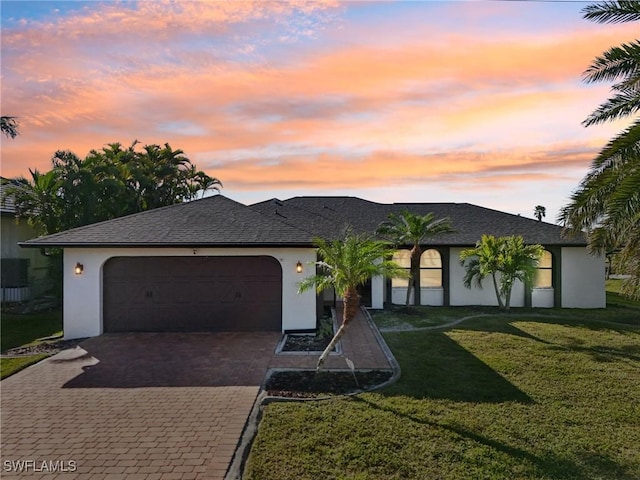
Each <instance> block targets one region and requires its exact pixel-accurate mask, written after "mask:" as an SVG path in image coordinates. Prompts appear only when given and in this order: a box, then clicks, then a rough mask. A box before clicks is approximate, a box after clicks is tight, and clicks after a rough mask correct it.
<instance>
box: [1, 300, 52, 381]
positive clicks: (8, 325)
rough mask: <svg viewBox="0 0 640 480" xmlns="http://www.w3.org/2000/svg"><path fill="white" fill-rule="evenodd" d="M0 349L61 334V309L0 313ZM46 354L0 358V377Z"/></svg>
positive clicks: (11, 373)
mask: <svg viewBox="0 0 640 480" xmlns="http://www.w3.org/2000/svg"><path fill="white" fill-rule="evenodd" d="M0 328H1V330H0V332H1V336H0V351H2V352H4V351H5V350H8V349H10V348H14V347H20V346H24V345H34V344H37V343H39V342H40V339H41V338H45V337H51V336H61V335H62V311H61V310H55V311H52V312H45V313H36V314H30V315H17V314H12V313H2V317H1V319H0ZM47 356H48V355H44V354H40V355H29V356H25V357H20V358H3V359H1V360H0V379H1V378H6V377H8V376H10V375H13V374H14V373H16V372H18V371H20V370H22V369H23V368H26V367H28V366H29V365H32V364H34V363H36V362H38V361H40V360H42V359H43V358H46V357H47Z"/></svg>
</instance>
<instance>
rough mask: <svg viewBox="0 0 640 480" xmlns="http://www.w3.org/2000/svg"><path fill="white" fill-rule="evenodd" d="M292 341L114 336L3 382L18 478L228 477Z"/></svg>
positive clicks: (272, 336) (5, 454)
mask: <svg viewBox="0 0 640 480" xmlns="http://www.w3.org/2000/svg"><path fill="white" fill-rule="evenodd" d="M279 338H280V334H278V333H274V332H266V333H265V332H260V333H202V334H198V333H189V334H180V333H153V334H142V333H140V334H135V333H131V334H107V335H102V336H100V337H94V338H91V339H88V340H86V341H84V342H83V343H82V344H81V346H79V347H76V348H74V349H70V350H66V351H63V352H61V353H59V354H58V355H55V356H54V357H51V358H49V359H47V360H45V361H43V362H41V363H39V364H37V365H35V366H33V367H30V368H28V369H26V370H24V371H22V372H19V373H18V374H16V375H14V376H12V377H9V378H7V379H5V380H3V381H2V383H1V385H0V387H1V407H2V408H1V416H2V420H1V421H2V425H1V426H2V430H1V434H2V437H1V440H2V465H1V468H2V470H1V471H0V476H1V477H2V478H3V479H9V478H20V479H25V478H46V479H56V478H62V479H72V478H82V479H90V480H98V479H120V478H122V479H124V478H126V479H133V480H136V479H145V480H151V479H196V478H197V479H204V478H206V479H222V478H224V475H225V472H226V470H227V467H228V466H229V463H230V461H231V458H232V456H233V453H234V450H235V448H236V445H237V443H238V439H239V437H240V435H241V433H242V430H243V428H244V425H245V422H246V420H247V417H248V415H249V413H250V411H251V408H252V406H253V404H254V401H255V399H256V396H257V394H258V390H259V388H260V385H261V383H262V381H263V379H264V376H265V373H266V370H267V368H268V367H269V363H270V361H271V359H272V357H273V353H274V349H275V346H276V344H277V342H278V340H279Z"/></svg>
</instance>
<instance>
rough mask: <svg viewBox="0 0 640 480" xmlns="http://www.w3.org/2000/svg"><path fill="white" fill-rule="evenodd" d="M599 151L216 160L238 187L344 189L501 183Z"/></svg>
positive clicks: (573, 165) (575, 164)
mask: <svg viewBox="0 0 640 480" xmlns="http://www.w3.org/2000/svg"><path fill="white" fill-rule="evenodd" d="M594 154H595V151H594V150H593V148H590V147H588V146H585V145H554V146H553V148H550V149H549V150H544V151H533V152H531V151H518V150H505V151H492V152H486V153H478V152H469V151H455V152H446V153H441V154H428V155H415V154H414V155H411V154H404V153H398V152H391V151H376V152H372V153H370V154H368V155H360V156H351V157H349V156H345V155H333V154H330V153H320V154H317V155H313V156H301V155H291V156H284V155H281V156H278V157H277V159H274V158H270V159H264V158H244V159H241V160H235V161H229V162H222V163H217V164H216V166H215V171H216V175H218V177H219V178H221V179H225V185H226V186H229V187H231V188H233V189H234V190H255V189H282V188H286V189H300V190H302V189H309V188H311V189H329V190H330V189H335V188H338V189H344V188H348V187H354V188H374V187H383V186H389V185H396V186H405V185H418V184H425V185H426V184H440V183H455V184H458V185H463V184H464V185H474V186H477V185H478V184H480V183H483V184H489V183H491V184H501V183H504V184H506V183H512V182H523V181H527V182H528V181H531V180H533V179H535V180H544V179H545V178H557V177H558V175H562V171H565V170H570V169H584V168H585V166H586V165H588V163H589V162H590V160H591V159H592V158H593V156H594Z"/></svg>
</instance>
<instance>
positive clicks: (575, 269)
mask: <svg viewBox="0 0 640 480" xmlns="http://www.w3.org/2000/svg"><path fill="white" fill-rule="evenodd" d="M561 268H562V307H564V308H605V307H606V306H607V297H606V292H605V260H604V257H603V256H601V255H590V254H589V252H587V249H586V248H583V247H576V248H574V247H564V248H562V267H561Z"/></svg>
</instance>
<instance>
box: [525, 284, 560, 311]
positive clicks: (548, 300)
mask: <svg viewBox="0 0 640 480" xmlns="http://www.w3.org/2000/svg"><path fill="white" fill-rule="evenodd" d="M554 295H555V290H554V289H553V288H533V289H532V290H531V306H532V307H533V308H553V307H554V299H555V297H554Z"/></svg>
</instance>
